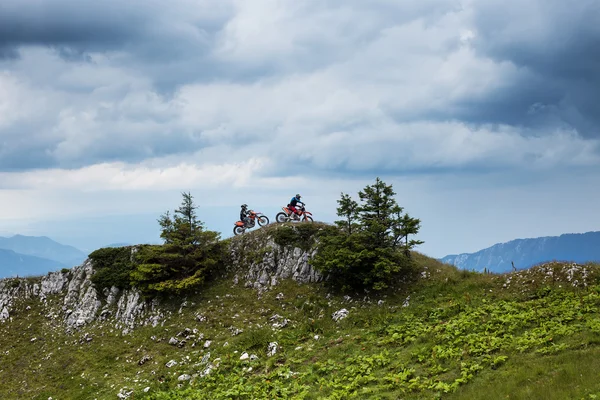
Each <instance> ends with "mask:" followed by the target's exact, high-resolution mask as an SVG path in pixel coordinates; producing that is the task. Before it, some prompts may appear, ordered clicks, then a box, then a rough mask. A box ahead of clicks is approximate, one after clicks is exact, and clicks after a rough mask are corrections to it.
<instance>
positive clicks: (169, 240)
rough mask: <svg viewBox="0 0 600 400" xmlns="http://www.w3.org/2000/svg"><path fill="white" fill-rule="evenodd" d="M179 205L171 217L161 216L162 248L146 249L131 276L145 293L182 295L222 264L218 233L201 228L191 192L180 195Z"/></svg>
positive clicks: (142, 251)
mask: <svg viewBox="0 0 600 400" xmlns="http://www.w3.org/2000/svg"><path fill="white" fill-rule="evenodd" d="M182 196H183V200H182V203H181V206H180V207H179V208H178V209H177V210H175V212H174V216H173V217H171V215H170V213H169V211H167V212H166V213H165V214H163V215H161V216H160V218H159V219H158V223H159V225H160V227H161V235H160V236H161V238H162V239H163V240H164V244H163V245H162V246H145V247H143V248H142V249H141V250H140V252H139V253H138V256H137V258H138V260H139V261H140V263H139V264H138V265H137V266H136V268H135V270H134V271H133V272H132V273H131V278H132V283H134V284H135V285H136V286H138V287H139V288H140V289H142V290H143V291H146V292H183V291H186V290H188V289H191V288H195V287H197V286H199V285H201V284H202V283H203V282H204V281H205V280H206V279H207V278H208V276H209V275H210V273H211V272H212V271H213V270H215V269H216V268H218V267H219V266H221V265H222V263H223V258H224V254H225V252H224V244H223V242H221V241H220V235H219V233H217V232H213V231H208V230H205V229H204V226H203V223H202V222H201V221H200V220H199V219H198V216H197V214H196V208H197V206H196V205H195V204H194V200H193V197H192V195H191V194H190V193H182Z"/></svg>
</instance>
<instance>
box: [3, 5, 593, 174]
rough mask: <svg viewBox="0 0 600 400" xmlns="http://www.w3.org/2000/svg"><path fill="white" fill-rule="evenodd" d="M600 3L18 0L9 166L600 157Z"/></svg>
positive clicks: (8, 87) (330, 165)
mask: <svg viewBox="0 0 600 400" xmlns="http://www.w3.org/2000/svg"><path fill="white" fill-rule="evenodd" d="M598 10H599V6H598V3H597V2H592V1H581V2H578V3H576V4H574V5H566V4H563V3H561V2H558V1H554V0H553V1H550V2H542V1H538V0H531V1H528V2H526V3H517V2H516V0H515V1H512V2H509V3H506V2H500V1H487V2H483V1H471V0H464V1H457V2H447V1H441V0H428V1H414V2H403V3H398V2H392V1H387V0H378V1H374V2H368V3H365V2H362V1H332V2H327V3H325V4H324V3H323V2H318V1H312V0H311V1H306V2H302V3H297V2H292V1H283V2H282V1H271V0H260V1H255V2H247V1H222V0H221V1H216V0H204V1H200V2H192V1H189V0H176V1H173V2H170V3H169V5H168V6H165V5H164V3H159V2H157V1H151V2H147V1H144V2H142V1H137V0H135V1H129V2H121V1H116V0H114V1H113V0H106V1H103V2H96V3H82V2H80V1H74V0H53V1H46V2H43V3H40V2H38V1H33V0H6V1H3V2H2V6H0V58H2V61H0V69H1V70H2V72H1V73H0V139H1V140H0V155H1V157H0V170H3V171H19V170H28V169H39V168H84V167H86V166H90V165H95V164H98V163H113V162H126V163H129V164H132V165H135V164H136V163H142V162H153V163H157V162H159V163H164V162H167V160H171V161H173V160H178V157H179V160H183V159H185V160H188V161H189V160H196V161H197V162H198V163H199V164H202V163H213V164H215V165H216V164H226V163H230V162H236V161H241V160H247V159H248V157H250V155H252V156H254V157H258V158H261V159H266V160H269V165H271V170H270V171H269V170H265V171H263V173H265V174H272V175H278V174H281V175H285V174H290V173H292V172H293V170H294V166H300V167H301V168H303V169H304V170H305V171H311V173H315V174H319V173H323V174H325V173H328V174H338V173H340V172H344V171H346V172H347V173H350V174H360V173H366V174H372V173H374V172H375V171H385V172H386V173H394V172H396V173H400V174H410V173H423V172H424V171H426V172H432V171H438V172H440V173H443V172H444V171H450V170H456V171H462V170H465V169H471V170H481V169H492V170H493V169H502V168H533V169H536V168H553V167H561V168H563V167H579V166H580V165H588V166H590V167H595V166H597V163H598V154H597V147H598V146H597V143H596V142H595V140H596V138H597V137H598V134H599V127H600V86H599V85H600V68H599V63H600V50H598V49H599V48H600V47H599V46H598V43H599V40H600V28H599V26H600V24H597V23H595V22H594V21H597V20H598V17H599V14H598V12H599V11H598ZM590 140H591V142H588V141H590ZM292 143H294V145H292Z"/></svg>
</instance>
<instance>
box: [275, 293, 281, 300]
mask: <svg viewBox="0 0 600 400" xmlns="http://www.w3.org/2000/svg"><path fill="white" fill-rule="evenodd" d="M275 299H277V300H282V299H283V293H281V292H279V293H277V296H275Z"/></svg>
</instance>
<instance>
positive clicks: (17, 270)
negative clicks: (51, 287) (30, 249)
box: [0, 249, 67, 278]
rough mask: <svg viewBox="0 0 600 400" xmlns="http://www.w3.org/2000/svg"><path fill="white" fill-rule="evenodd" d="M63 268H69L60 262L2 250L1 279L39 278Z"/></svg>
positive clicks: (0, 261)
mask: <svg viewBox="0 0 600 400" xmlns="http://www.w3.org/2000/svg"><path fill="white" fill-rule="evenodd" d="M62 268H67V266H66V265H65V264H62V263H60V262H58V261H54V260H48V259H47V258H41V257H35V256H28V255H25V254H19V253H15V252H14V251H12V250H6V249H0V278H9V277H15V276H20V277H25V276H39V275H45V274H47V273H48V272H50V271H58V270H61V269H62Z"/></svg>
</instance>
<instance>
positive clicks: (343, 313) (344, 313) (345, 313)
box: [331, 308, 349, 322]
mask: <svg viewBox="0 0 600 400" xmlns="http://www.w3.org/2000/svg"><path fill="white" fill-rule="evenodd" d="M348 314H349V311H348V310H346V309H345V308H342V309H341V310H338V311H336V312H334V313H333V314H332V315H331V318H333V320H334V321H336V322H337V321H340V320H342V319H344V318H346V317H347V316H348Z"/></svg>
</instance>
